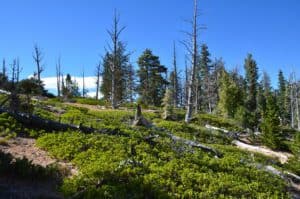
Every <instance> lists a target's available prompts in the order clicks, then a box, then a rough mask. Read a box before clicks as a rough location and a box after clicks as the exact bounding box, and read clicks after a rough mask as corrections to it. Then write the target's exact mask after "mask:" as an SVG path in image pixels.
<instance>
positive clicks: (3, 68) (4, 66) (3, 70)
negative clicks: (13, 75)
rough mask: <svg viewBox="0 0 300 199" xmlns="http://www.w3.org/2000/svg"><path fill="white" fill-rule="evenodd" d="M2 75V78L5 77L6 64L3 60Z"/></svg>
mask: <svg viewBox="0 0 300 199" xmlns="http://www.w3.org/2000/svg"><path fill="white" fill-rule="evenodd" d="M2 75H3V77H6V75H7V74H6V64H5V59H3V61H2Z"/></svg>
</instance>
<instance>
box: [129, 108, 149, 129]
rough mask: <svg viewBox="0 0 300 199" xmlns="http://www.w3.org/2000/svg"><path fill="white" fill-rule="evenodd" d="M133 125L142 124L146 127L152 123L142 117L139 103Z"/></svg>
mask: <svg viewBox="0 0 300 199" xmlns="http://www.w3.org/2000/svg"><path fill="white" fill-rule="evenodd" d="M133 126H144V127H147V128H148V127H151V126H152V124H151V123H150V122H149V121H148V120H146V119H145V118H144V117H143V114H142V108H141V106H140V105H139V104H138V105H137V107H136V111H135V116H134V121H133Z"/></svg>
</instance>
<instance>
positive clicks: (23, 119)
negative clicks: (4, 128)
mask: <svg viewBox="0 0 300 199" xmlns="http://www.w3.org/2000/svg"><path fill="white" fill-rule="evenodd" d="M0 113H8V114H9V115H11V116H12V117H13V118H15V119H16V120H17V121H18V122H20V123H22V124H23V125H26V126H30V127H34V128H39V129H44V130H46V131H68V130H71V131H80V132H82V133H87V134H89V133H101V134H108V135H121V136H127V137H128V136H129V135H127V134H125V133H122V132H121V131H120V129H118V128H116V129H105V128H104V129H95V128H91V127H87V126H83V125H82V124H80V125H72V124H64V123H60V122H57V121H53V120H49V119H44V118H42V117H39V116H37V115H33V114H28V113H22V112H12V111H9V110H7V109H4V108H0Z"/></svg>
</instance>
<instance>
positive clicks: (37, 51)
mask: <svg viewBox="0 0 300 199" xmlns="http://www.w3.org/2000/svg"><path fill="white" fill-rule="evenodd" d="M33 59H34V61H35V63H36V67H37V78H38V81H39V82H38V84H39V86H42V82H41V73H42V72H43V71H44V67H43V65H42V60H43V54H42V51H41V49H40V48H39V47H38V45H37V44H36V45H35V46H34V52H33Z"/></svg>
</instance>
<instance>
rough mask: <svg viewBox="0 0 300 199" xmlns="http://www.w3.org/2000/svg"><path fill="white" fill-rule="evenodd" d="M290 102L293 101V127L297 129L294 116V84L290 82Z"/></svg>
mask: <svg viewBox="0 0 300 199" xmlns="http://www.w3.org/2000/svg"><path fill="white" fill-rule="evenodd" d="M290 87H291V88H290V89H291V90H290V101H291V127H292V128H295V120H294V119H295V115H294V110H295V109H294V91H293V89H294V86H293V82H292V81H290Z"/></svg>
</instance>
